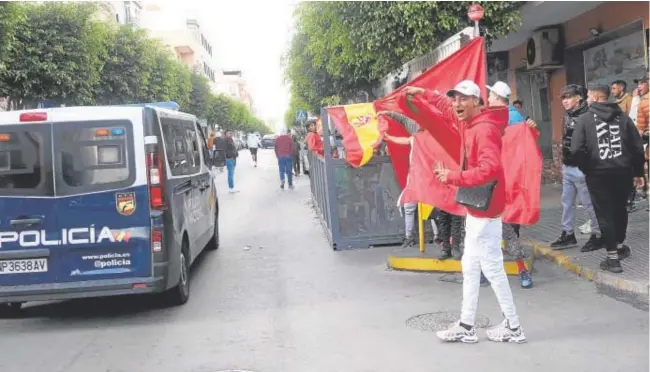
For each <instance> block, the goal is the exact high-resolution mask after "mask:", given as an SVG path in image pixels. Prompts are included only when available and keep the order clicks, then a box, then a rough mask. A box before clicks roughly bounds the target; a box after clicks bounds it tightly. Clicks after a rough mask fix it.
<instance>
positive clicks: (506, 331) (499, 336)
mask: <svg viewBox="0 0 650 372" xmlns="http://www.w3.org/2000/svg"><path fill="white" fill-rule="evenodd" d="M436 336H438V338H439V339H441V340H442V341H446V342H463V343H466V344H474V343H477V342H478V336H477V335H476V329H475V328H474V327H472V328H471V329H469V330H468V329H466V328H465V327H463V326H461V325H460V322H456V323H454V324H452V325H451V327H449V328H448V329H446V330H444V331H438V332H436ZM486 336H487V338H488V339H489V340H490V341H494V342H510V343H514V344H523V343H525V342H526V336H525V335H524V331H523V329H522V328H521V326H519V327H518V328H517V329H515V330H513V329H511V328H510V326H509V325H508V321H507V320H504V321H503V322H501V323H500V324H499V325H497V326H496V327H494V328H491V329H488V330H487V331H486Z"/></svg>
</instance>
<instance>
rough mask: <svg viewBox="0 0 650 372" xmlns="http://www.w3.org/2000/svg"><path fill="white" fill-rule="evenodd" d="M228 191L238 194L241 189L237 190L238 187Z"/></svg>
mask: <svg viewBox="0 0 650 372" xmlns="http://www.w3.org/2000/svg"><path fill="white" fill-rule="evenodd" d="M228 192H229V193H231V194H237V193H238V192H239V190H237V189H229V190H228Z"/></svg>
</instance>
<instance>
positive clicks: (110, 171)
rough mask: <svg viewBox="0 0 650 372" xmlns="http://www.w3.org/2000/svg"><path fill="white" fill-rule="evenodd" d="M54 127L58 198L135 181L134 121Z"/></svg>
mask: <svg viewBox="0 0 650 372" xmlns="http://www.w3.org/2000/svg"><path fill="white" fill-rule="evenodd" d="M54 128H55V129H54V132H55V136H54V149H55V159H56V164H55V169H56V172H55V173H56V177H57V195H70V194H77V193H80V192H92V191H101V190H107V189H114V188H120V187H126V186H130V185H132V184H133V182H135V159H134V152H133V137H132V124H131V122H130V121H126V120H116V121H95V122H73V123H57V124H56V125H55V126H54Z"/></svg>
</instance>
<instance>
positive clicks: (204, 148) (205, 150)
mask: <svg viewBox="0 0 650 372" xmlns="http://www.w3.org/2000/svg"><path fill="white" fill-rule="evenodd" d="M196 128H197V132H198V134H199V148H200V150H201V152H202V153H203V162H204V163H205V165H206V166H207V167H208V169H209V168H210V164H208V160H209V159H210V151H209V150H208V141H207V140H206V139H205V134H204V133H203V131H202V130H201V128H200V127H199V123H196Z"/></svg>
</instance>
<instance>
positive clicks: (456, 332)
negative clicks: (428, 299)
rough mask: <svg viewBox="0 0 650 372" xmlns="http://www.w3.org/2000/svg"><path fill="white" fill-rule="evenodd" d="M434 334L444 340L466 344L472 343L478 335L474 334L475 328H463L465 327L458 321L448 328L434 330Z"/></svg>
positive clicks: (476, 340) (475, 341)
mask: <svg viewBox="0 0 650 372" xmlns="http://www.w3.org/2000/svg"><path fill="white" fill-rule="evenodd" d="M436 336H438V338H439V339H441V340H442V341H446V342H459V341H460V342H463V343H466V344H474V343H477V342H478V336H476V329H475V328H474V327H472V328H471V329H470V330H467V329H465V327H463V326H461V325H460V322H456V323H454V324H452V325H451V327H449V328H448V329H446V330H444V331H438V332H436Z"/></svg>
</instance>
